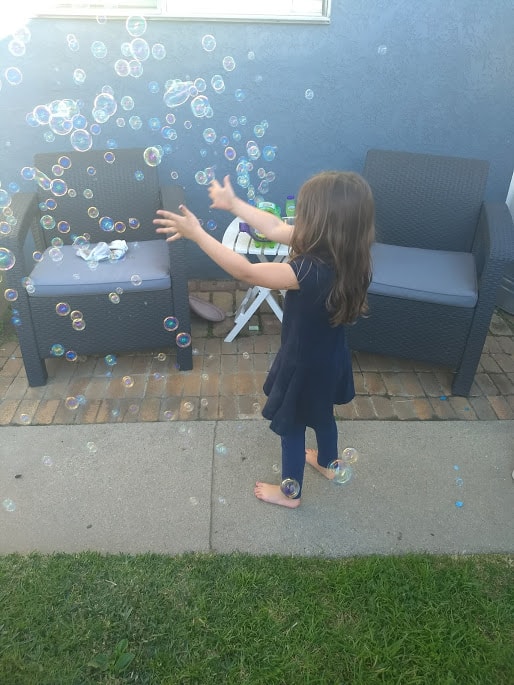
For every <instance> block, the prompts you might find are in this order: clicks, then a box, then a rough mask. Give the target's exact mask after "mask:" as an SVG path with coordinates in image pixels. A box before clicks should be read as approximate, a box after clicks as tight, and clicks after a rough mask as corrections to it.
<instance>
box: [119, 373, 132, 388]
mask: <svg viewBox="0 0 514 685" xmlns="http://www.w3.org/2000/svg"><path fill="white" fill-rule="evenodd" d="M121 382H122V383H123V385H124V386H125V387H126V388H132V387H134V379H133V378H132V376H123V378H122V379H121Z"/></svg>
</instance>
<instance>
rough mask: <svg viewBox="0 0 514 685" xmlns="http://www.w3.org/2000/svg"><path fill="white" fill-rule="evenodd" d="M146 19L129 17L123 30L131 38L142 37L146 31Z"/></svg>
mask: <svg viewBox="0 0 514 685" xmlns="http://www.w3.org/2000/svg"><path fill="white" fill-rule="evenodd" d="M146 26H147V23H146V19H145V18H144V17H138V16H131V17H128V18H127V21H126V22H125V28H126V29H127V33H128V34H129V35H130V36H132V37H134V38H135V37H138V36H142V35H143V33H144V32H145V31H146Z"/></svg>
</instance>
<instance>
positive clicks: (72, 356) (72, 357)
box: [64, 350, 79, 362]
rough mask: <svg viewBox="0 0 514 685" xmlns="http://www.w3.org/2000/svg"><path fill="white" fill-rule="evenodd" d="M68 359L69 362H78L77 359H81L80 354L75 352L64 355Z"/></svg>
mask: <svg viewBox="0 0 514 685" xmlns="http://www.w3.org/2000/svg"><path fill="white" fill-rule="evenodd" d="M64 356H65V357H66V359H67V360H68V361H69V362H76V361H77V359H78V358H79V356H78V354H77V353H76V352H75V350H68V351H67V352H66V354H65V355H64Z"/></svg>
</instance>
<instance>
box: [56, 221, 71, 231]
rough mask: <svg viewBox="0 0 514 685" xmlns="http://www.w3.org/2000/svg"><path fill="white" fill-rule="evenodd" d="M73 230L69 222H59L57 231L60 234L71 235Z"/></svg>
mask: <svg viewBox="0 0 514 685" xmlns="http://www.w3.org/2000/svg"><path fill="white" fill-rule="evenodd" d="M70 229H71V226H70V224H69V223H68V222H67V221H59V223H58V224H57V230H58V231H59V233H69V232H70Z"/></svg>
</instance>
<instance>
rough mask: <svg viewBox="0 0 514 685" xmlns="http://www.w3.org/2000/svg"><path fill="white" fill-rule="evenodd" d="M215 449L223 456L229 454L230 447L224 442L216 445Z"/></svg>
mask: <svg viewBox="0 0 514 685" xmlns="http://www.w3.org/2000/svg"><path fill="white" fill-rule="evenodd" d="M215 450H216V454H219V455H220V456H221V457H225V456H226V455H227V454H228V449H227V447H226V445H224V444H223V443H222V442H219V443H218V444H217V445H216V447H215Z"/></svg>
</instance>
